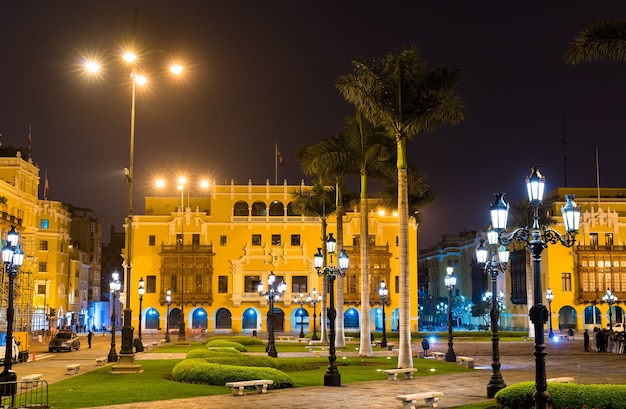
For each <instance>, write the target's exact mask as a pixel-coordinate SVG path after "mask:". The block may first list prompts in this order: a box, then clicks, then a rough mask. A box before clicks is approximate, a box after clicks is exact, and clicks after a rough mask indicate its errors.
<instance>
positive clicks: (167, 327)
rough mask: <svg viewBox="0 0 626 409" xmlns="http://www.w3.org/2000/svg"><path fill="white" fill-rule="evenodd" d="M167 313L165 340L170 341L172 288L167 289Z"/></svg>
mask: <svg viewBox="0 0 626 409" xmlns="http://www.w3.org/2000/svg"><path fill="white" fill-rule="evenodd" d="M165 302H166V303H167V313H166V314H165V342H170V304H171V303H172V290H167V293H166V295H165Z"/></svg>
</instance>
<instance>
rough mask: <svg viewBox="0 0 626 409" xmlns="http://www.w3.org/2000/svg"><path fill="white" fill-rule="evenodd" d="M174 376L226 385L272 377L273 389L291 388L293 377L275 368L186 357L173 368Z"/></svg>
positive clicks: (175, 377)
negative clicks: (220, 362)
mask: <svg viewBox="0 0 626 409" xmlns="http://www.w3.org/2000/svg"><path fill="white" fill-rule="evenodd" d="M172 377H173V378H174V379H175V380H177V381H179V382H186V383H205V384H208V385H218V386H224V385H225V384H226V382H236V381H249V380H251V379H271V380H273V381H274V384H273V385H270V386H269V387H270V388H271V389H280V388H291V387H293V386H294V381H293V379H292V378H291V377H290V376H289V375H287V374H286V373H284V372H281V371H279V370H277V369H274V368H266V367H264V368H259V367H246V366H234V365H222V364H214V363H209V362H206V361H205V360H203V359H200V358H192V359H185V360H183V361H181V362H179V363H178V364H176V366H174V369H173V370H172Z"/></svg>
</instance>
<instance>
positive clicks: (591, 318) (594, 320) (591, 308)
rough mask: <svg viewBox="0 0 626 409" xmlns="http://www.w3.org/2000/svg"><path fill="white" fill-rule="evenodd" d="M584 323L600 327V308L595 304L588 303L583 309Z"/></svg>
mask: <svg viewBox="0 0 626 409" xmlns="http://www.w3.org/2000/svg"><path fill="white" fill-rule="evenodd" d="M584 319H585V325H589V326H591V327H592V328H593V327H599V328H601V327H602V316H601V315H600V309H599V308H598V307H596V306H595V305H588V306H587V307H585V310H584Z"/></svg>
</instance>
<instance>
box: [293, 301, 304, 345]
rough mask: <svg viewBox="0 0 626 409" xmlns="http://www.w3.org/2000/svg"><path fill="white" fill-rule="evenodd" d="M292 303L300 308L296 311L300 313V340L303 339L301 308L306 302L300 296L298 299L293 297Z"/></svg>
mask: <svg viewBox="0 0 626 409" xmlns="http://www.w3.org/2000/svg"><path fill="white" fill-rule="evenodd" d="M293 302H294V303H296V304H298V305H300V308H299V309H298V311H299V312H300V338H304V317H303V315H302V312H303V311H304V309H303V308H302V306H303V305H304V303H306V302H307V300H306V299H305V298H304V295H303V294H300V297H298V296H294V297H293Z"/></svg>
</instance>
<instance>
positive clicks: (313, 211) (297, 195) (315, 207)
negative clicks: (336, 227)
mask: <svg viewBox="0 0 626 409" xmlns="http://www.w3.org/2000/svg"><path fill="white" fill-rule="evenodd" d="M291 195H292V197H293V199H294V200H293V202H292V203H293V207H294V210H296V211H297V212H299V213H300V214H303V215H305V216H311V217H317V218H319V219H320V223H321V237H320V248H323V249H325V248H326V244H325V243H326V230H327V227H328V217H329V216H330V215H331V214H333V213H334V212H335V196H336V194H335V192H334V189H328V188H326V187H325V186H324V185H323V184H322V182H321V181H320V180H316V181H315V182H314V183H313V187H312V188H311V189H310V190H302V189H301V190H296V191H294V192H292V194H291ZM323 281H324V284H323V291H322V293H324V292H325V291H326V288H327V283H326V277H324V280H323ZM320 320H321V322H322V325H321V326H320V331H321V337H320V338H321V339H322V341H323V342H328V333H327V332H326V297H323V298H322V305H320Z"/></svg>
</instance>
